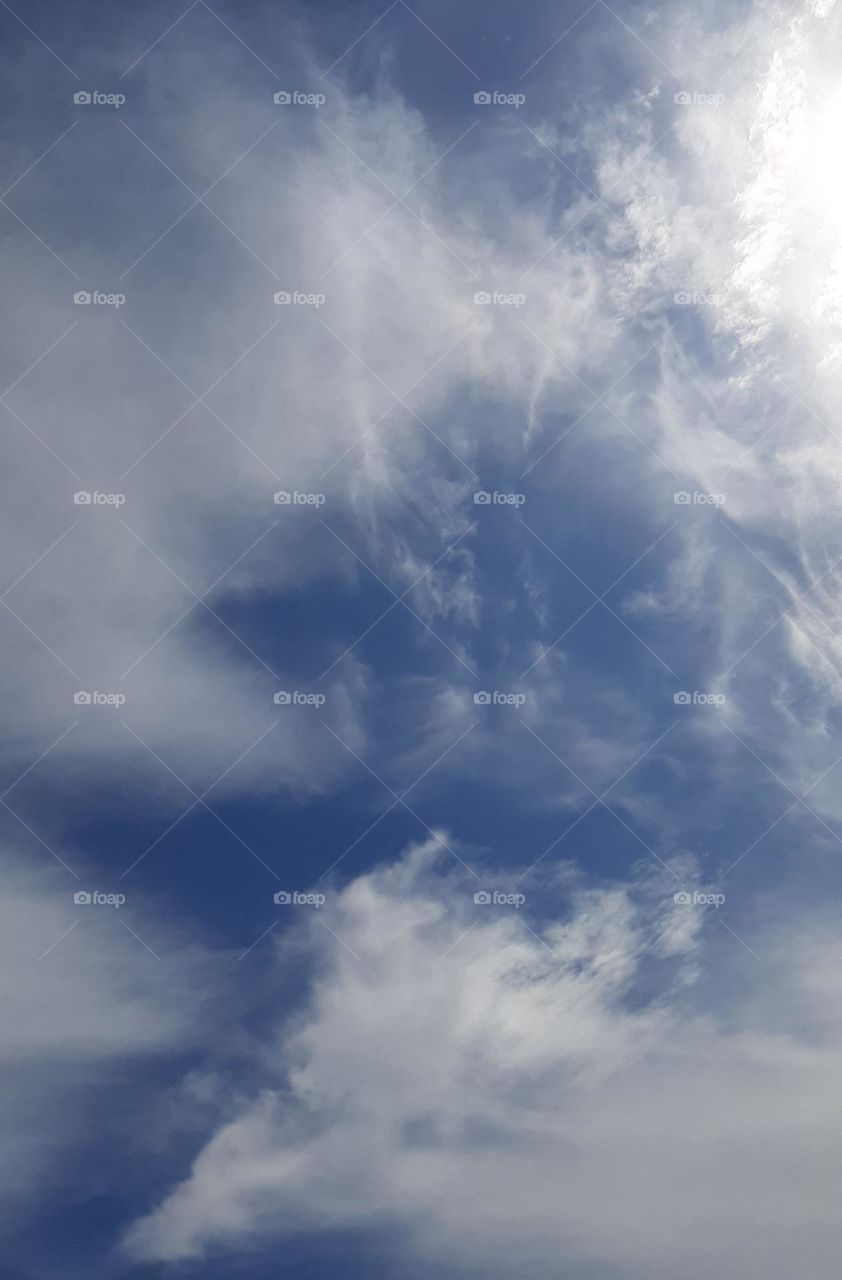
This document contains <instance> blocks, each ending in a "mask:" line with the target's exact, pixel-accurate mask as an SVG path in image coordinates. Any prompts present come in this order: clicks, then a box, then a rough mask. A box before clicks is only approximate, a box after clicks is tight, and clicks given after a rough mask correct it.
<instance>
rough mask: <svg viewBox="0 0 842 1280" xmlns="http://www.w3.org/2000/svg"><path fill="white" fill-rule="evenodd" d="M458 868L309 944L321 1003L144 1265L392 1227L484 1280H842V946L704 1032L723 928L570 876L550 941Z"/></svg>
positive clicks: (392, 875)
mask: <svg viewBox="0 0 842 1280" xmlns="http://www.w3.org/2000/svg"><path fill="white" fill-rule="evenodd" d="M443 856H444V857H445V858H446V857H447V855H446V854H445V855H443ZM441 857H442V854H441V851H440V850H439V849H438V848H437V846H436V845H435V843H434V842H430V843H429V844H428V845H426V846H424V847H421V848H416V849H414V850H412V851H411V852H410V853H409V854H408V855H406V856H405V857H404V858H403V859H401V860H400V861H399V862H397V863H396V864H394V865H393V866H391V867H389V868H388V869H387V870H382V871H377V872H373V873H371V874H369V875H366V876H363V877H361V878H359V879H358V880H356V881H354V882H353V883H352V884H350V885H349V886H348V887H347V888H346V889H345V890H344V891H342V892H341V894H339V895H338V897H337V898H336V899H335V900H333V902H332V904H331V905H330V906H329V907H327V909H326V915H325V918H324V919H320V920H319V922H318V923H313V924H312V925H311V926H310V927H309V947H310V950H311V960H312V964H313V966H314V979H313V988H312V993H311V995H310V997H309V999H308V1001H307V1004H306V1007H305V1008H304V1010H303V1011H302V1012H301V1014H300V1015H299V1016H298V1017H297V1018H295V1019H294V1020H293V1021H292V1022H291V1023H290V1024H288V1025H286V1026H285V1027H284V1028H283V1029H282V1030H281V1032H280V1033H279V1035H278V1039H277V1041H276V1042H275V1046H274V1048H272V1049H271V1050H270V1051H269V1052H268V1062H267V1066H268V1063H270V1062H271V1063H272V1071H271V1074H270V1072H269V1070H267V1073H266V1087H265V1088H264V1089H263V1090H262V1091H261V1093H260V1095H259V1096H258V1097H256V1098H255V1099H254V1100H253V1101H252V1102H251V1103H250V1104H249V1105H248V1106H246V1107H245V1108H244V1109H243V1110H242V1112H241V1113H240V1114H239V1115H237V1116H236V1117H235V1118H234V1119H232V1120H229V1121H228V1122H227V1123H225V1124H224V1125H223V1126H222V1127H221V1128H220V1129H219V1131H218V1132H217V1133H216V1134H214V1136H213V1137H212V1138H211V1139H210V1140H209V1141H208V1143H207V1145H206V1146H204V1148H203V1149H202V1150H201V1151H200V1153H199V1154H198V1156H197V1158H196V1159H195V1161H194V1163H193V1166H192V1169H191V1170H190V1173H189V1175H188V1176H187V1177H186V1179H185V1180H184V1182H183V1183H182V1184H181V1185H180V1186H178V1187H177V1188H176V1189H175V1190H174V1191H173V1192H172V1193H171V1194H170V1195H169V1196H168V1197H167V1198H166V1199H165V1200H164V1202H163V1204H162V1205H160V1207H158V1208H157V1209H156V1210H155V1211H154V1212H153V1213H152V1214H151V1215H150V1216H149V1217H147V1218H145V1219H143V1220H142V1221H140V1222H139V1223H138V1224H137V1225H136V1226H135V1227H134V1228H133V1229H132V1231H131V1233H130V1235H129V1238H128V1242H127V1243H128V1247H129V1248H130V1250H131V1251H132V1252H134V1253H135V1254H137V1255H140V1256H142V1257H146V1258H154V1259H168V1260H174V1259H186V1258H191V1257H197V1256H205V1255H207V1254H210V1255H211V1256H213V1254H214V1252H215V1251H219V1250H225V1249H229V1248H231V1247H235V1248H242V1247H243V1245H244V1244H246V1245H253V1244H254V1243H255V1241H256V1240H260V1239H266V1238H273V1237H278V1236H283V1235H285V1234H290V1233H296V1232H301V1231H302V1230H303V1231H308V1230H309V1231H314V1232H315V1231H324V1230H330V1229H338V1228H365V1227H368V1228H372V1227H373V1228H378V1229H384V1228H387V1227H390V1228H392V1227H395V1226H397V1227H398V1228H399V1231H400V1236H399V1238H400V1239H401V1241H402V1246H401V1247H402V1249H409V1250H410V1254H411V1256H412V1258H414V1260H415V1263H416V1264H417V1263H423V1264H424V1265H426V1266H435V1267H436V1268H439V1267H441V1266H456V1267H460V1266H469V1267H470V1268H471V1269H475V1268H480V1269H481V1270H482V1271H483V1272H485V1273H486V1274H488V1273H491V1274H509V1273H510V1271H511V1268H512V1267H514V1266H518V1265H523V1263H524V1261H525V1260H528V1262H529V1265H530V1266H531V1267H532V1268H533V1269H535V1270H536V1272H537V1273H538V1274H546V1275H557V1274H559V1266H562V1269H563V1270H564V1272H565V1274H566V1273H567V1271H569V1272H570V1274H582V1268H585V1273H586V1274H595V1275H620V1274H622V1275H632V1276H641V1277H642V1276H653V1275H655V1276H668V1275H674V1274H675V1270H676V1268H679V1267H680V1268H681V1270H682V1272H683V1273H684V1274H687V1275H690V1276H699V1277H702V1276H705V1275H708V1274H709V1273H710V1268H711V1267H712V1266H715V1267H720V1266H723V1265H726V1263H727V1265H728V1266H729V1267H734V1268H736V1269H738V1270H739V1271H740V1273H741V1274H745V1275H751V1276H760V1275H765V1276H781V1277H783V1276H786V1275H789V1274H791V1271H792V1268H793V1267H795V1266H798V1265H800V1266H802V1267H807V1268H808V1269H809V1271H810V1274H811V1275H815V1276H822V1277H824V1276H827V1277H830V1276H831V1275H833V1274H835V1271H836V1268H837V1266H838V1255H837V1252H836V1246H835V1244H834V1238H835V1233H836V1227H835V1219H836V1210H835V1204H834V1198H833V1193H832V1189H831V1188H832V1183H833V1175H832V1171H833V1168H834V1165H835V1161H836V1154H835V1148H836V1141H835V1136H834V1134H833V1133H832V1132H831V1131H830V1130H829V1129H828V1125H827V1117H828V1114H829V1111H830V1110H832V1107H833V1098H834V1096H835V1091H836V1085H835V1080H836V1078H837V1076H838V1071H839V1066H840V1052H841V1051H842V1042H841V1041H840V1031H842V1024H840V1020H839V1006H838V999H837V998H836V995H832V994H831V993H828V994H829V995H831V998H832V999H833V1008H832V1009H829V1008H828V1005H827V1002H826V1001H825V999H824V996H823V993H820V992H817V991H815V990H814V982H815V975H816V971H817V966H819V965H821V964H823V963H824V961H825V960H826V955H825V948H826V947H827V945H828V942H829V936H830V933H829V930H830V925H831V922H830V921H828V920H824V921H823V922H821V923H820V925H819V923H818V922H814V923H816V924H817V927H816V929H815V932H814V935H813V938H812V941H811V943H810V945H809V947H807V948H806V949H805V948H804V943H803V939H802V941H801V942H800V943H799V946H800V947H801V948H802V949H801V950H798V951H796V952H795V954H794V955H793V954H792V953H790V954H789V955H788V956H786V957H785V956H784V955H783V954H782V952H779V953H778V954H771V955H767V956H764V958H763V962H762V964H761V963H760V962H759V961H758V967H757V970H756V976H755V977H753V978H752V980H751V981H749V982H748V983H743V984H742V987H741V989H740V990H739V991H738V993H737V994H735V995H733V996H732V997H731V998H730V999H728V1000H727V1002H726V1007H720V1009H719V1011H718V1012H717V1013H716V1014H713V1013H711V1012H710V1011H709V1009H707V1008H706V1007H705V1005H706V1001H705V1000H704V999H700V998H699V997H698V996H697V995H696V994H694V989H693V987H692V981H693V978H694V975H695V973H696V964H697V961H698V959H699V958H700V957H702V956H705V957H706V960H708V961H709V960H710V956H711V953H716V951H717V949H718V948H719V944H720V942H721V940H722V938H724V937H725V936H726V935H725V934H723V933H721V931H719V929H718V925H717V923H716V922H715V921H712V920H710V919H706V921H705V923H704V924H703V925H702V924H701V923H700V916H701V915H702V914H703V913H704V912H705V911H707V912H708V916H712V915H713V914H715V912H716V910H717V908H716V907H693V906H687V905H685V904H683V903H678V904H674V903H673V895H672V892H671V885H670V886H669V888H670V892H669V894H667V893H666V892H665V890H666V888H667V887H668V886H667V885H665V884H664V883H663V880H653V879H652V878H651V877H648V876H647V877H642V878H641V879H640V880H639V881H638V882H636V883H635V884H633V885H628V886H624V887H621V886H611V885H603V886H602V887H600V888H597V889H594V888H584V887H582V886H577V885H576V883H575V878H574V880H573V881H570V880H568V882H567V883H566V884H565V885H564V886H560V885H559V884H558V883H556V885H555V886H554V887H555V888H556V889H559V888H562V889H563V896H564V897H565V899H566V909H565V910H564V912H563V913H561V914H560V915H559V916H558V917H557V918H552V916H551V917H550V918H545V919H543V920H542V921H541V922H540V923H539V922H538V921H537V920H536V918H535V915H534V914H533V911H532V910H531V906H532V904H531V903H527V904H526V905H524V906H520V907H516V906H512V905H509V904H508V899H507V898H506V897H505V895H507V894H515V893H517V892H518V891H519V889H521V888H522V884H521V883H519V882H517V881H513V882H512V883H511V884H503V885H501V886H499V887H497V889H496V892H497V894H498V895H502V896H500V897H498V899H497V901H496V902H495V900H494V899H493V897H492V901H491V902H490V903H485V904H482V903H481V904H475V903H474V901H473V892H474V891H475V890H474V886H473V884H470V883H468V882H467V879H468V878H467V877H465V876H464V875H462V874H451V873H449V872H448V871H447V869H446V868H442V867H441V866H440V865H437V860H438V862H439V863H440V860H441ZM681 870H682V872H683V874H684V875H685V876H687V877H688V883H690V884H691V889H693V886H692V875H693V868H692V865H690V864H688V863H686V862H685V863H684V864H681ZM666 879H668V878H667V877H664V880H666ZM542 888H543V889H544V891H545V892H546V891H547V890H548V889H550V888H551V886H550V885H549V884H547V883H545V884H544V885H543V886H542ZM694 891H695V892H696V893H701V892H704V890H703V889H700V888H695V890H694ZM493 892H494V891H492V893H493ZM322 910H325V909H324V908H323V909H322ZM691 919H692V920H693V924H692V926H691V927H690V928H688V927H687V925H686V921H688V920H691ZM708 924H709V925H710V928H711V929H712V930H713V932H714V934H718V935H719V936H711V934H710V932H709V929H708ZM676 935H677V936H678V939H679V941H678V942H677V943H676V942H674V941H671V940H670V939H675V937H676ZM791 943H792V938H791V937H790V938H788V939H787V946H789V945H791ZM283 963H284V958H283V956H282V954H280V953H279V954H278V957H277V964H278V966H279V968H280V967H281V966H282V965H283ZM770 972H771V973H773V974H775V975H776V976H780V974H781V973H784V972H785V973H786V974H787V977H786V979H785V982H784V983H783V985H782V987H781V989H780V990H778V991H777V994H776V995H774V996H773V994H772V991H771V990H770V985H769V977H770ZM795 1009H798V1010H799V1013H798V1014H795V1013H794V1010H795ZM799 1022H803V1024H804V1025H799ZM271 1075H275V1076H276V1079H275V1080H274V1081H272V1079H271ZM796 1084H797V1088H796Z"/></svg>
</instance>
